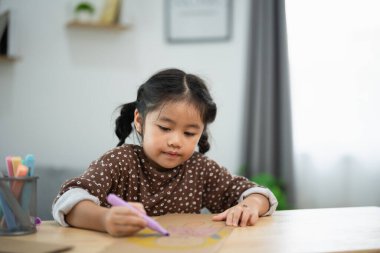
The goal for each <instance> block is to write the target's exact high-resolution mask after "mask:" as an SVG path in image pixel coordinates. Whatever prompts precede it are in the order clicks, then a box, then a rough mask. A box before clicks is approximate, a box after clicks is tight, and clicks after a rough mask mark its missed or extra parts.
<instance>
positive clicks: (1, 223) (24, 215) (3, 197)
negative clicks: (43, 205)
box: [0, 177, 38, 235]
mask: <svg viewBox="0 0 380 253" xmlns="http://www.w3.org/2000/svg"><path fill="white" fill-rule="evenodd" d="M37 179H38V177H0V235H24V234H31V233H34V232H36V231H37V230H36V222H35V221H36V210H37Z"/></svg>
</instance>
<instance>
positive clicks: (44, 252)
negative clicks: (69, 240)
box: [0, 237, 72, 253]
mask: <svg viewBox="0 0 380 253" xmlns="http://www.w3.org/2000/svg"><path fill="white" fill-rule="evenodd" d="M71 248H72V246H70V245H63V244H57V243H45V242H31V241H24V240H17V239H13V238H10V237H3V238H0V252H7V253H24V252H28V253H49V252H51V253H53V252H64V251H66V250H69V249H71Z"/></svg>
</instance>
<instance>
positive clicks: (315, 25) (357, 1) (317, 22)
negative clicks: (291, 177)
mask: <svg viewBox="0 0 380 253" xmlns="http://www.w3.org/2000/svg"><path fill="white" fill-rule="evenodd" d="M379 10H380V1H378V0H287V2H286V12H287V22H288V46H289V62H290V80H291V82H290V83H291V90H292V113H293V135H294V149H295V150H294V152H295V159H294V161H295V167H296V168H295V174H296V182H297V183H296V199H297V207H299V208H314V207H338V206H364V205H377V206H380V15H379Z"/></svg>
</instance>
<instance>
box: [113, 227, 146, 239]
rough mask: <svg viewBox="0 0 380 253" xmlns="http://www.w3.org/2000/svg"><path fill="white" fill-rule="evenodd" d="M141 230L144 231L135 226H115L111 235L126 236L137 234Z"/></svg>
mask: <svg viewBox="0 0 380 253" xmlns="http://www.w3.org/2000/svg"><path fill="white" fill-rule="evenodd" d="M141 229H143V227H140V226H133V225H115V226H114V227H113V229H112V232H110V233H111V234H112V235H113V236H125V235H132V234H135V233H137V232H138V231H140V230H141Z"/></svg>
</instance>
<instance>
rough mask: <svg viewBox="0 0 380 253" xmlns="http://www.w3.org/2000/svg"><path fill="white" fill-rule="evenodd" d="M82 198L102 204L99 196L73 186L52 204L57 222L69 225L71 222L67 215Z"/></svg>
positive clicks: (65, 225)
mask: <svg viewBox="0 0 380 253" xmlns="http://www.w3.org/2000/svg"><path fill="white" fill-rule="evenodd" d="M82 200H91V201H93V202H94V203H95V204H97V205H100V201H99V199H98V198H97V197H95V196H93V195H91V194H90V193H88V192H87V191H86V190H84V189H82V188H72V189H70V190H68V191H66V192H65V193H64V194H62V195H61V196H60V197H59V198H58V200H57V201H56V202H55V203H53V205H52V214H53V218H54V220H55V221H56V222H58V223H59V224H60V225H61V226H64V227H68V226H69V224H67V222H66V221H65V215H66V214H68V213H69V212H70V211H71V209H72V208H73V207H74V206H75V205H76V204H78V203H79V202H80V201H82Z"/></svg>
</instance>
